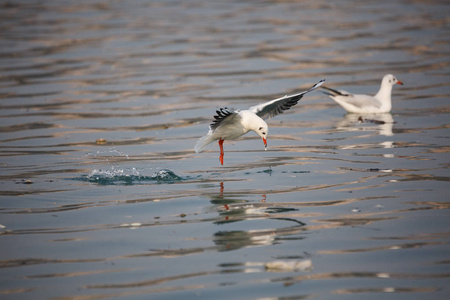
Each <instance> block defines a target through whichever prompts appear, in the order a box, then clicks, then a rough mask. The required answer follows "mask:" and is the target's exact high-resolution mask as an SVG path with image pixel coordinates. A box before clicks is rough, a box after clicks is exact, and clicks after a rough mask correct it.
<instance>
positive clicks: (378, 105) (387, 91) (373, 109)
mask: <svg viewBox="0 0 450 300" xmlns="http://www.w3.org/2000/svg"><path fill="white" fill-rule="evenodd" d="M394 84H401V85H403V82H401V81H399V80H397V78H395V76H394V75H392V74H387V75H384V77H383V80H382V81H381V87H380V90H379V91H378V93H377V94H376V95H375V96H369V95H363V94H351V93H348V92H346V91H338V90H333V89H331V88H329V87H325V86H322V88H323V89H326V90H327V91H328V92H324V93H325V94H327V95H328V96H329V97H330V98H331V99H333V100H334V101H336V102H337V103H338V104H339V105H340V106H342V107H343V108H344V109H345V110H346V111H348V112H351V113H363V114H364V113H369V114H370V113H387V112H390V111H391V108H392V103H391V93H392V86H393V85H394Z"/></svg>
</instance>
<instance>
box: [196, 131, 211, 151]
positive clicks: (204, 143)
mask: <svg viewBox="0 0 450 300" xmlns="http://www.w3.org/2000/svg"><path fill="white" fill-rule="evenodd" d="M212 142H214V139H212V131H211V130H210V131H209V132H208V134H207V135H205V136H204V137H201V138H200V139H199V140H198V141H197V143H196V144H195V147H194V150H195V153H200V152H202V151H203V150H204V149H205V148H206V147H208V145H209V144H211V143H212Z"/></svg>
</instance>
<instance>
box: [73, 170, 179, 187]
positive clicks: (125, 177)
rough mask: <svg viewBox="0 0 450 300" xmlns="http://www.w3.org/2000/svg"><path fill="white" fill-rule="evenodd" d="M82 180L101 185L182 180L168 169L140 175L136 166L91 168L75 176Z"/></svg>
mask: <svg viewBox="0 0 450 300" xmlns="http://www.w3.org/2000/svg"><path fill="white" fill-rule="evenodd" d="M77 179H79V180H83V181H89V182H93V183H97V184H101V185H117V184H126V185H132V184H143V183H155V182H156V183H174V182H178V181H181V180H184V178H182V177H181V176H178V175H177V174H175V173H174V172H173V171H171V170H169V169H161V170H158V171H157V172H155V174H153V175H151V176H147V175H142V174H141V173H140V172H139V171H138V170H137V169H136V168H131V169H116V168H114V167H112V168H111V170H103V169H93V170H92V171H91V172H90V173H89V174H87V175H84V176H82V177H81V178H77Z"/></svg>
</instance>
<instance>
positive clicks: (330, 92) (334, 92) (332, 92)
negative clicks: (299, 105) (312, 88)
mask: <svg viewBox="0 0 450 300" xmlns="http://www.w3.org/2000/svg"><path fill="white" fill-rule="evenodd" d="M321 88H323V89H325V90H327V92H324V91H322V93H324V94H326V95H328V96H348V95H347V94H344V93H342V92H340V91H338V90H334V89H332V88H329V87H326V86H321Z"/></svg>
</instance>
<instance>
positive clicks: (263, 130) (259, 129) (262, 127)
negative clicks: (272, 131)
mask: <svg viewBox="0 0 450 300" xmlns="http://www.w3.org/2000/svg"><path fill="white" fill-rule="evenodd" d="M261 121H262V123H260V124H259V125H257V126H256V128H255V129H256V130H254V131H255V132H256V133H257V134H258V135H259V136H260V137H261V138H262V140H263V142H264V150H267V134H268V133H269V126H267V123H266V122H264V121H263V120H261Z"/></svg>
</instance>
